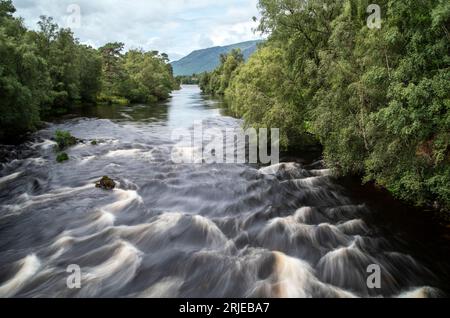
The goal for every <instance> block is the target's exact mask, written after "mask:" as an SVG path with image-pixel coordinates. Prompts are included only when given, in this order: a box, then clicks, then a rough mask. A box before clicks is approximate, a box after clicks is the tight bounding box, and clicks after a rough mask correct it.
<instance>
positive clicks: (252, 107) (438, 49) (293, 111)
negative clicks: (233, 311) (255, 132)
mask: <svg viewBox="0 0 450 318" xmlns="http://www.w3.org/2000/svg"><path fill="white" fill-rule="evenodd" d="M370 3H371V2H369V1H366V0H344V1H334V0H317V1H292V0H260V1H259V5H258V7H259V10H260V13H261V19H260V23H259V31H261V32H263V33H266V34H268V35H269V36H268V40H267V41H266V43H264V44H262V45H261V48H260V49H259V51H258V52H257V53H255V54H254V55H253V56H252V57H251V58H250V59H249V61H248V62H247V63H244V60H243V58H242V55H241V54H240V53H239V52H238V51H233V52H232V53H230V54H229V55H226V56H225V55H224V56H222V59H221V65H220V66H219V67H218V68H217V69H216V70H215V71H213V72H211V73H205V74H203V75H202V76H201V78H200V86H201V88H202V90H203V91H204V92H205V93H209V94H213V95H222V96H224V98H225V100H226V102H227V105H228V108H229V109H230V111H231V112H232V113H233V114H234V115H236V116H239V117H243V118H244V119H245V121H246V123H247V124H248V125H252V126H254V127H255V126H256V127H258V126H264V127H278V128H280V129H281V133H282V145H283V146H284V147H285V148H289V147H294V146H295V147H297V146H302V145H307V144H309V143H311V142H314V141H316V142H320V144H321V145H322V146H323V149H324V159H325V161H326V164H327V165H328V166H329V167H331V168H333V169H334V171H336V173H338V174H340V175H362V176H363V180H364V181H365V182H369V181H375V182H376V183H377V184H378V185H380V186H383V187H385V188H387V189H388V190H389V191H390V192H392V193H393V194H394V195H395V196H396V197H398V198H400V199H403V200H407V201H409V202H412V203H414V204H416V205H420V206H426V205H434V206H435V207H436V208H440V209H443V210H447V211H448V210H449V209H450V186H449V185H450V149H449V139H450V114H449V108H450V89H449V87H450V2H449V1H445V0H427V1H422V0H402V1H398V0H380V1H377V4H378V5H379V6H380V8H381V18H382V20H381V28H380V29H377V28H375V29H371V28H369V27H368V24H367V18H368V16H369V14H368V13H367V8H368V6H369V4H370Z"/></svg>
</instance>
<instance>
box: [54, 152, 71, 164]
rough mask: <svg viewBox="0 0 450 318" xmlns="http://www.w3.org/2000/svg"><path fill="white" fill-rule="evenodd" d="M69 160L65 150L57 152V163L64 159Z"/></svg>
mask: <svg viewBox="0 0 450 318" xmlns="http://www.w3.org/2000/svg"><path fill="white" fill-rule="evenodd" d="M67 160H69V155H68V154H67V153H65V152H60V153H58V155H57V156H56V161H57V162H59V163H62V162H64V161H67Z"/></svg>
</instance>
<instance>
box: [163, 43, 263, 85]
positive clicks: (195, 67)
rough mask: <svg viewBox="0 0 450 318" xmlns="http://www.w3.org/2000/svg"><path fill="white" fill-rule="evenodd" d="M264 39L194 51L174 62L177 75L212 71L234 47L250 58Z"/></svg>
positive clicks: (174, 71)
mask: <svg viewBox="0 0 450 318" xmlns="http://www.w3.org/2000/svg"><path fill="white" fill-rule="evenodd" d="M261 42H263V41H262V40H257V41H247V42H242V43H237V44H232V45H227V46H216V47H211V48H208V49H203V50H198V51H194V52H192V53H191V54H189V55H188V56H186V57H183V58H182V59H181V60H179V61H175V62H172V63H171V64H172V67H173V73H174V75H175V76H179V75H192V74H200V73H203V72H210V71H212V70H214V69H215V68H216V67H217V66H219V64H220V55H221V54H224V53H225V54H227V53H229V52H231V50H233V49H241V51H242V53H243V54H244V58H245V59H248V58H249V57H250V55H252V54H253V53H254V52H255V51H256V49H257V46H258V44H259V43H261Z"/></svg>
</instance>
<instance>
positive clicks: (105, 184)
mask: <svg viewBox="0 0 450 318" xmlns="http://www.w3.org/2000/svg"><path fill="white" fill-rule="evenodd" d="M95 186H96V187H97V188H100V189H103V190H113V189H114V188H115V187H116V183H115V182H114V180H113V179H111V178H109V177H107V176H104V177H103V178H102V179H101V180H100V181H98V182H96V183H95Z"/></svg>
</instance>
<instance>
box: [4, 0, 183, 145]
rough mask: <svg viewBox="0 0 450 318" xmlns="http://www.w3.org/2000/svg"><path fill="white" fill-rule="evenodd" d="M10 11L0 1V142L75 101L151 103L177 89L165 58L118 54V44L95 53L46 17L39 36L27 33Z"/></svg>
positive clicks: (7, 4)
mask: <svg viewBox="0 0 450 318" xmlns="http://www.w3.org/2000/svg"><path fill="white" fill-rule="evenodd" d="M14 12H15V8H14V6H13V4H12V2H11V0H0V56H1V59H0V107H1V112H0V127H1V128H0V141H1V142H6V143H10V142H14V141H15V140H16V139H17V137H18V136H20V135H23V134H25V133H27V132H30V131H33V130H35V129H37V128H38V127H39V126H40V123H41V119H42V118H45V117H47V116H55V115H61V114H64V113H66V112H67V110H68V108H69V107H70V106H71V105H73V104H74V103H77V102H85V103H86V102H87V103H110V104H113V103H119V104H128V103H134V102H140V103H150V102H154V101H158V100H164V99H167V98H168V97H169V94H170V92H171V91H172V90H174V89H177V88H178V86H179V84H178V82H177V81H176V80H175V79H174V76H173V72H172V67H171V65H170V64H169V63H168V62H169V60H168V56H167V55H166V54H165V53H162V54H160V53H159V52H157V51H151V52H145V51H143V50H130V51H128V52H126V53H123V51H124V44H123V43H108V44H106V45H104V46H103V47H101V48H99V49H94V48H92V47H89V46H86V45H83V44H80V43H79V42H78V40H77V39H76V38H74V35H73V33H72V31H71V30H70V29H66V28H60V27H58V25H57V24H56V23H55V22H54V21H53V19H52V18H50V17H45V16H43V17H41V20H40V21H39V23H38V26H39V30H38V31H31V30H27V29H26V28H25V27H24V24H23V21H22V19H20V18H16V17H14V16H13V14H14Z"/></svg>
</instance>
